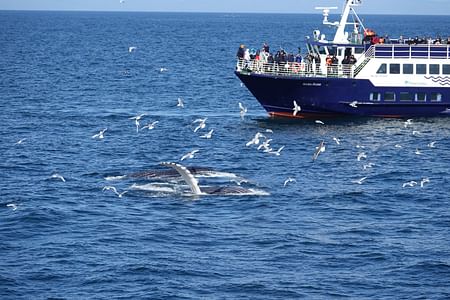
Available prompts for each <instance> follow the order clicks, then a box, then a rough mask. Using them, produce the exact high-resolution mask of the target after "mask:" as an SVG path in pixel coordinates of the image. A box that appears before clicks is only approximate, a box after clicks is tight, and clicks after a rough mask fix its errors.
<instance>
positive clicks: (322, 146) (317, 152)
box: [312, 141, 325, 161]
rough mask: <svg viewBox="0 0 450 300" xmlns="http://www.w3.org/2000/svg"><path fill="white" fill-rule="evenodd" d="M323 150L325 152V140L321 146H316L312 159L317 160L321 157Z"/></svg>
mask: <svg viewBox="0 0 450 300" xmlns="http://www.w3.org/2000/svg"><path fill="white" fill-rule="evenodd" d="M322 152H325V142H324V141H321V142H320V144H319V146H317V147H316V151H315V152H314V155H313V158H312V160H313V161H315V160H316V159H317V158H318V157H319V154H320V153H322Z"/></svg>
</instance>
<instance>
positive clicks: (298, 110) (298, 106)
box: [292, 100, 302, 117]
mask: <svg viewBox="0 0 450 300" xmlns="http://www.w3.org/2000/svg"><path fill="white" fill-rule="evenodd" d="M292 110H293V111H294V112H293V113H292V115H293V116H294V117H295V116H296V115H297V114H298V113H299V112H300V111H301V110H302V108H301V107H300V105H298V104H297V101H295V100H294V108H293V109H292Z"/></svg>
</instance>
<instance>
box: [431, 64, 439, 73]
mask: <svg viewBox="0 0 450 300" xmlns="http://www.w3.org/2000/svg"><path fill="white" fill-rule="evenodd" d="M439 67H440V66H439V65H438V64H431V65H430V74H433V75H439V73H440V72H439V71H440V70H439V69H440V68H439Z"/></svg>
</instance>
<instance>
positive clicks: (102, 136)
mask: <svg viewBox="0 0 450 300" xmlns="http://www.w3.org/2000/svg"><path fill="white" fill-rule="evenodd" d="M106 130H108V128H105V129H102V130H100V132H99V133H97V134H94V135H93V136H92V138H93V139H99V140H101V139H103V138H105V136H104V135H103V134H104V133H105V131H106Z"/></svg>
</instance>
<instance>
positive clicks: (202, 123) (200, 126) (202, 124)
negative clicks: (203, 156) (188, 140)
mask: <svg viewBox="0 0 450 300" xmlns="http://www.w3.org/2000/svg"><path fill="white" fill-rule="evenodd" d="M207 119H208V118H204V119H196V120H195V121H194V122H192V124H196V123H198V125H197V127H195V129H194V132H197V131H198V130H199V129H203V128H205V127H206V120H207Z"/></svg>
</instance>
